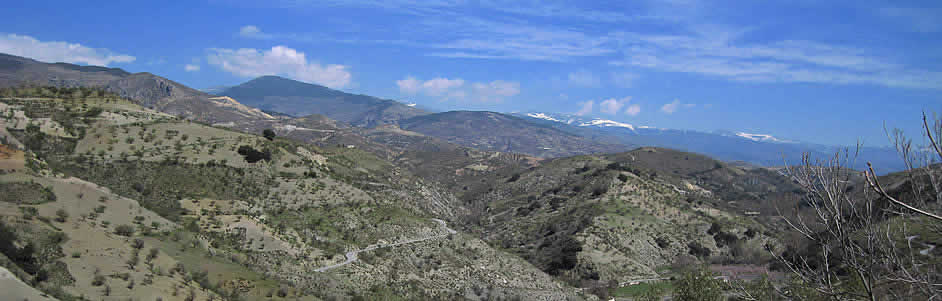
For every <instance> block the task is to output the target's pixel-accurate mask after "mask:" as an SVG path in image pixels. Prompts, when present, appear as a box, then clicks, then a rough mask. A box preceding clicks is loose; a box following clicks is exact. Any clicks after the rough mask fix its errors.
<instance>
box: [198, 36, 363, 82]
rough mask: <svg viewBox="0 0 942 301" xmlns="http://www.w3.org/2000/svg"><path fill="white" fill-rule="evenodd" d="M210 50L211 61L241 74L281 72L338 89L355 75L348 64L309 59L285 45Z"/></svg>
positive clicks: (256, 74)
mask: <svg viewBox="0 0 942 301" xmlns="http://www.w3.org/2000/svg"><path fill="white" fill-rule="evenodd" d="M209 52H210V54H209V55H208V56H207V59H208V61H209V64H211V65H215V66H218V67H219V68H222V69H223V70H225V71H228V72H230V73H232V74H235V75H238V76H244V77H256V76H262V75H282V76H287V77H291V78H294V79H296V80H300V81H304V82H310V83H316V84H320V85H324V86H327V87H330V88H335V89H337V88H343V87H344V86H347V85H349V84H350V82H351V80H352V77H353V76H352V75H351V74H350V71H348V69H349V67H347V66H344V65H336V64H330V65H321V64H318V63H317V62H309V61H308V60H307V57H306V56H305V55H304V53H303V52H300V51H297V50H294V49H292V48H288V47H285V46H275V47H272V48H271V49H270V50H257V49H252V48H241V49H224V48H211V49H209Z"/></svg>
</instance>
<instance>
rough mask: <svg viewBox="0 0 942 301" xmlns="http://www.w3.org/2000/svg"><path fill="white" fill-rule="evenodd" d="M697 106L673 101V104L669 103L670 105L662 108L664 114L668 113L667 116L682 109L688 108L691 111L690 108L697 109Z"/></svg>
mask: <svg viewBox="0 0 942 301" xmlns="http://www.w3.org/2000/svg"><path fill="white" fill-rule="evenodd" d="M695 106H696V104H692V103H681V102H680V100H677V99H674V101H672V102H670V103H668V104H664V105H663V106H661V112H664V113H667V114H674V112H677V110H679V109H681V108H687V109H689V108H693V107H695Z"/></svg>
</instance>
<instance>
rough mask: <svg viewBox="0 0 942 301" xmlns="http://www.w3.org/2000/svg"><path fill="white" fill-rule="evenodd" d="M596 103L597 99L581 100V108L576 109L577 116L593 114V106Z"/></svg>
mask: <svg viewBox="0 0 942 301" xmlns="http://www.w3.org/2000/svg"><path fill="white" fill-rule="evenodd" d="M594 105H595V101H591V100H589V101H583V102H580V103H579V110H578V111H576V113H575V115H576V116H585V115H588V114H592V106H594Z"/></svg>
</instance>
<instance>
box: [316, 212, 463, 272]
mask: <svg viewBox="0 0 942 301" xmlns="http://www.w3.org/2000/svg"><path fill="white" fill-rule="evenodd" d="M432 220H433V221H435V222H436V223H439V224H440V225H442V228H444V229H445V231H448V234H442V235H435V236H429V237H423V238H416V239H410V240H406V241H400V242H397V243H393V244H379V245H370V246H369V247H366V248H363V249H360V250H354V251H350V252H347V254H345V255H346V256H347V260H344V261H343V262H341V263H338V264H333V265H329V266H325V267H321V268H318V269H316V270H315V271H317V272H326V271H328V270H332V269H335V268H339V267H342V266H345V265H348V264H351V263H353V262H355V261H357V254H360V252H366V251H372V250H376V249H382V248H390V247H395V246H401V245H405V244H411V243H417V242H420V241H426V240H429V239H436V238H443V237H447V236H449V235H452V234H456V233H458V231H455V230H453V229H451V228H448V224H446V223H445V221H443V220H440V219H437V218H433V219H432Z"/></svg>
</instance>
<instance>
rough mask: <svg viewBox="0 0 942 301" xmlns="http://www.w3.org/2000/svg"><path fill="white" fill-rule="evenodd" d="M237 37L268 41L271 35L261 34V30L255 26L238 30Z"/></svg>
mask: <svg viewBox="0 0 942 301" xmlns="http://www.w3.org/2000/svg"><path fill="white" fill-rule="evenodd" d="M239 35H240V36H242V37H245V38H252V39H270V38H272V35H270V34H267V33H264V32H262V29H261V28H258V26H255V25H246V26H242V27H240V28H239Z"/></svg>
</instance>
